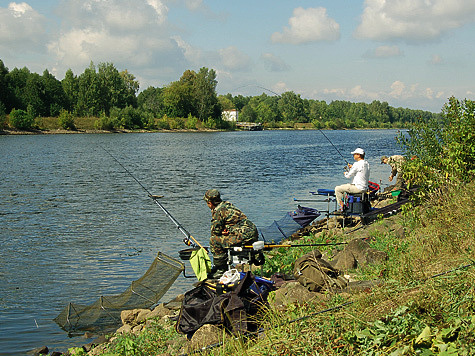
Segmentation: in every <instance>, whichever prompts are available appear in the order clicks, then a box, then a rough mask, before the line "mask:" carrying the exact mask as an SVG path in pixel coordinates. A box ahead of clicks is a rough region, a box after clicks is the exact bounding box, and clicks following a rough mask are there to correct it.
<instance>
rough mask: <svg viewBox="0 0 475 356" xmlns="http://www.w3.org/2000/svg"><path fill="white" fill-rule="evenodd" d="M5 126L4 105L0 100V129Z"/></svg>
mask: <svg viewBox="0 0 475 356" xmlns="http://www.w3.org/2000/svg"><path fill="white" fill-rule="evenodd" d="M6 127H7V113H6V109H5V105H4V104H3V102H2V101H0V130H3V129H5V128H6Z"/></svg>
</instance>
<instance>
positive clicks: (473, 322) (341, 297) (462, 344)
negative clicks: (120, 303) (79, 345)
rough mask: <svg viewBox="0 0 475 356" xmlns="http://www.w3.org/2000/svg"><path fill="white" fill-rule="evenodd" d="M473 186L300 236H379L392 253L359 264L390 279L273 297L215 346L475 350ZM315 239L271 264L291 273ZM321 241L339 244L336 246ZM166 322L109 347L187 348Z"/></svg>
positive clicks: (372, 351) (320, 351)
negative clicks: (255, 329)
mask: <svg viewBox="0 0 475 356" xmlns="http://www.w3.org/2000/svg"><path fill="white" fill-rule="evenodd" d="M473 196H475V184H474V183H470V184H468V185H466V186H465V187H464V189H460V188H459V187H452V188H450V189H447V190H445V191H444V192H443V193H439V194H437V195H436V196H434V197H433V199H431V200H430V201H428V202H427V203H425V204H424V205H420V206H417V207H414V206H411V205H406V208H405V209H404V211H403V213H402V214H400V215H398V216H394V217H392V218H390V219H391V224H389V223H388V221H386V220H381V221H379V222H376V223H374V224H373V225H371V228H368V229H361V230H359V231H358V233H356V232H355V233H354V234H353V233H350V234H344V233H335V232H324V233H319V234H317V235H316V236H310V237H306V238H305V240H302V241H299V243H300V242H302V243H304V242H305V243H321V242H343V241H344V240H345V239H346V240H350V239H354V238H355V237H356V236H358V237H362V236H364V237H369V238H370V239H369V240H368V241H369V243H370V245H371V246H372V247H374V248H376V249H378V250H382V251H386V252H387V254H388V259H387V260H386V261H385V262H383V263H381V264H378V265H367V266H364V267H360V268H358V269H357V270H354V271H349V273H350V275H351V276H352V278H353V279H355V280H374V279H378V280H380V281H382V282H383V283H382V284H380V285H379V286H377V287H374V288H371V289H366V290H364V291H363V292H360V293H358V294H347V293H340V294H336V295H330V294H328V295H326V296H324V297H323V298H318V299H315V300H313V301H311V302H307V303H302V304H298V305H297V304H290V305H287V306H286V307H285V308H284V309H282V308H278V309H277V307H276V306H273V304H272V303H270V306H269V307H268V308H267V309H266V311H265V312H264V313H263V314H262V315H260V317H259V323H260V325H261V327H262V330H263V331H262V332H260V333H259V334H258V335H252V336H251V337H248V338H234V337H231V336H228V337H226V338H224V341H223V343H222V345H221V346H220V347H217V348H214V349H209V350H206V352H205V354H208V355H231V354H233V355H234V354H239V355H242V356H254V355H255V356H257V355H393V356H396V355H413V354H420V355H470V352H471V351H470V350H473V349H474V348H475V286H474V284H473V280H474V278H475V268H474V267H475V266H474V263H475V256H474V251H475V236H474V233H473V231H475V226H474V224H475V222H474V219H473V211H474V209H475V206H474V201H473ZM395 225H398V226H399V227H401V228H403V229H404V231H405V234H404V237H401V236H400V235H399V234H396V233H395V232H394V226H395ZM388 226H392V228H388ZM310 249H312V248H311V247H310V248H298V249H297V248H280V249H278V250H275V251H272V254H271V255H270V256H269V258H268V259H267V260H266V264H265V267H264V270H265V274H267V275H268V274H270V273H275V272H281V273H290V272H291V270H292V268H293V262H294V261H295V259H296V258H297V257H299V256H301V255H302V254H304V253H305V252H306V250H310ZM327 249H328V250H327ZM321 250H322V252H323V253H327V254H328V255H329V254H330V253H331V251H330V250H329V247H326V248H322V249H321ZM272 297H273V296H272V294H271V295H270V299H271V300H272ZM322 311H323V312H322ZM165 329H166V328H165ZM165 329H164V328H163V327H162V326H160V327H159V328H155V329H154V328H153V327H152V328H148V329H147V332H146V333H144V334H141V336H137V335H130V334H125V335H117V336H116V340H115V341H114V342H113V343H111V344H110V345H109V346H108V347H107V348H106V350H104V353H103V355H150V354H155V355H169V354H179V352H178V349H179V348H180V347H187V346H186V345H187V343H188V342H187V341H186V340H184V338H183V336H182V335H179V334H177V333H176V332H175V331H174V329H173V325H172V324H170V326H169V328H168V329H167V330H166V331H165ZM181 350H183V349H181ZM95 354H96V355H97V354H99V353H95Z"/></svg>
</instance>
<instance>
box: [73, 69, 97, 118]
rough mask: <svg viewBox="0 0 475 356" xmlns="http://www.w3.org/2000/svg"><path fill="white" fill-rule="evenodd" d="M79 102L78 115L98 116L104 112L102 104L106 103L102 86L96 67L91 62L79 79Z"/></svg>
mask: <svg viewBox="0 0 475 356" xmlns="http://www.w3.org/2000/svg"><path fill="white" fill-rule="evenodd" d="M78 81H79V83H78V87H79V92H78V101H77V106H76V113H77V114H78V115H82V116H87V115H92V116H98V115H99V114H100V113H101V112H103V107H102V105H101V104H102V102H103V101H104V99H103V97H102V95H103V93H102V92H101V84H100V81H99V78H98V76H97V73H96V67H95V66H94V63H93V62H91V63H90V65H89V67H88V68H86V69H85V70H84V73H82V74H81V75H80V76H79V78H78Z"/></svg>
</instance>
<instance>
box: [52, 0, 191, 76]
mask: <svg viewBox="0 0 475 356" xmlns="http://www.w3.org/2000/svg"><path fill="white" fill-rule="evenodd" d="M167 13H168V8H167V7H166V5H165V4H164V2H163V1H160V0H136V1H135V2H134V4H133V6H131V3H130V1H126V0H115V1H108V0H87V1H82V0H81V1H80V0H69V1H66V2H63V3H62V5H61V6H60V7H59V9H58V16H60V17H61V18H62V19H63V23H62V28H61V31H60V33H59V35H58V37H57V38H56V39H55V40H54V41H50V43H49V44H48V50H49V53H50V54H52V55H53V56H54V58H55V59H56V65H55V66H56V67H60V68H61V67H63V68H64V67H66V68H76V69H79V70H82V69H84V68H85V67H86V66H87V65H89V63H90V62H91V61H93V62H95V63H96V64H97V63H98V62H112V63H114V65H116V66H117V67H118V68H120V67H125V68H129V69H130V68H131V67H143V68H145V67H148V68H149V73H150V74H151V73H153V72H159V71H160V72H172V70H170V68H171V67H173V68H175V69H176V70H178V71H180V70H182V69H183V68H184V67H185V65H184V63H185V55H184V51H183V49H182V48H180V43H178V42H177V41H176V40H175V39H173V38H171V36H170V33H169V30H168V27H167ZM169 58H173V61H170V60H169ZM157 63H160V67H159V68H158V67H156V64H157ZM175 75H176V74H175Z"/></svg>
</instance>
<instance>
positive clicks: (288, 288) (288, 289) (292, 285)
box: [274, 281, 322, 307]
mask: <svg viewBox="0 0 475 356" xmlns="http://www.w3.org/2000/svg"><path fill="white" fill-rule="evenodd" d="M321 296H322V294H320V293H317V292H310V291H309V290H308V289H307V288H305V287H304V286H302V285H301V284H300V283H299V282H297V281H291V282H286V283H284V284H283V285H282V287H280V288H279V289H278V290H276V291H275V299H274V304H275V306H276V307H279V306H285V305H288V304H293V303H296V304H301V303H306V302H309V301H311V300H313V299H315V298H318V297H321Z"/></svg>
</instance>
